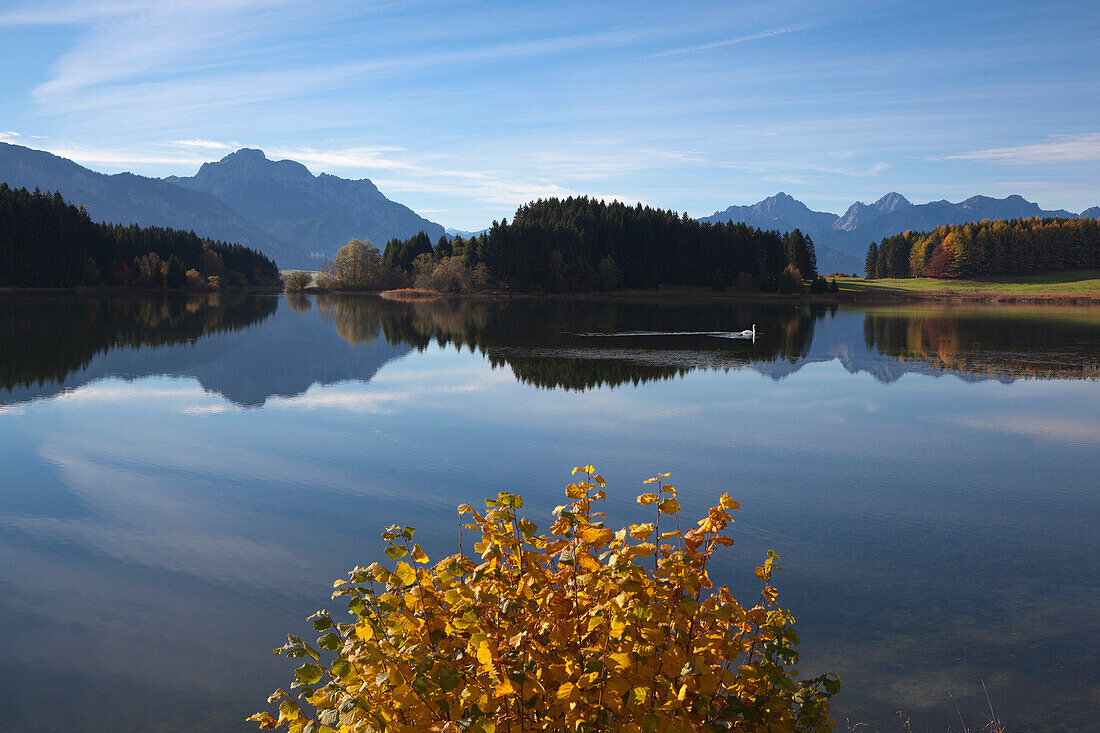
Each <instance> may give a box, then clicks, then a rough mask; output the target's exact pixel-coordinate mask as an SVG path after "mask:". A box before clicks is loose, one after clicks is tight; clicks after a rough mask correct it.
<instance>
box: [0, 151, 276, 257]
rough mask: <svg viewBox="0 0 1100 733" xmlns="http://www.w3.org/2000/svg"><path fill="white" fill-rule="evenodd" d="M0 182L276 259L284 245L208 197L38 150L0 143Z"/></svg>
mask: <svg viewBox="0 0 1100 733" xmlns="http://www.w3.org/2000/svg"><path fill="white" fill-rule="evenodd" d="M0 181H4V182H5V183H7V184H8V185H9V186H12V187H13V188H20V187H23V188H27V189H30V190H34V189H35V188H38V189H40V190H42V191H50V192H52V191H60V192H61V195H62V197H64V199H65V200H66V201H68V202H70V203H73V204H78V205H81V206H84V207H85V208H86V209H87V210H88V215H89V216H91V217H92V219H95V220H96V221H106V222H110V223H118V224H130V223H136V224H140V225H142V226H165V227H173V228H176V229H184V230H191V229H193V230H194V231H195V232H196V233H198V234H200V235H203V236H207V237H211V238H214V239H221V240H223V241H227V242H236V243H238V244H243V245H245V246H246V247H253V248H256V249H259V250H261V251H262V252H263V253H264V254H266V255H268V256H269V257H273V258H276V259H278V258H279V256H280V254H282V247H283V246H284V245H283V243H282V242H278V241H276V240H275V239H274V238H272V237H271V236H270V235H269V234H267V233H266V232H265V231H264V230H263V229H261V228H260V227H259V226H257V225H256V224H254V223H252V222H251V221H248V220H247V219H245V217H243V216H241V215H240V214H239V213H237V212H235V211H233V210H232V209H230V208H229V207H228V206H226V205H225V204H224V203H222V202H221V201H219V200H218V199H217V198H216V197H215V196H212V195H210V194H208V193H203V192H201V191H191V190H188V189H186V188H181V187H179V186H176V185H173V184H172V183H169V182H166V181H163V180H161V179H159V178H145V177H143V176H136V175H134V174H132V173H117V174H115V175H106V174H104V173H96V172H95V171H92V170H88V169H87V168H85V167H83V166H81V165H77V164H76V163H74V162H73V161H71V160H69V159H67V158H61V157H58V156H56V155H53V154H52V153H47V152H44V151H42V150H32V149H31V148H25V147H22V146H20V145H9V144H8V143H0Z"/></svg>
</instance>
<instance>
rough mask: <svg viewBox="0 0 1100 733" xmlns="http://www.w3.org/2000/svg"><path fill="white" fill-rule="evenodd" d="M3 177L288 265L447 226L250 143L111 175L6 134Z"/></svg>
mask: <svg viewBox="0 0 1100 733" xmlns="http://www.w3.org/2000/svg"><path fill="white" fill-rule="evenodd" d="M0 181H4V182H6V183H7V184H8V185H10V186H13V187H26V188H28V189H34V188H39V189H41V190H43V191H60V193H61V195H62V196H63V197H64V198H65V199H66V200H67V201H70V202H72V203H74V204H81V205H83V206H85V207H86V208H87V210H88V214H89V215H90V216H91V217H92V218H93V219H94V220H96V221H106V222H112V223H120V224H129V223H137V224H140V225H142V226H165V227H173V228H176V229H183V230H194V231H195V232H196V233H197V234H200V235H202V236H206V237H211V238H214V239H221V240H223V241H227V242H237V243H240V244H243V245H245V246H248V247H253V248H255V249H259V250H261V251H262V252H264V254H266V255H268V256H269V257H272V258H273V259H274V260H275V261H276V262H277V263H278V264H279V266H280V267H282V268H289V267H301V268H309V269H314V268H316V267H318V266H319V265H320V264H321V262H322V261H323V260H324V259H326V258H328V259H331V258H332V257H333V256H334V255H335V254H336V250H337V249H339V248H340V247H341V246H343V245H344V244H346V243H347V241H348V240H349V239H351V238H353V237H354V238H359V239H370V240H371V241H372V242H374V243H375V244H376V245H377V246H378V247H379V249H381V248H383V247H385V245H386V242H387V241H388V240H389V239H391V238H395V237H396V238H407V237H411V236H413V235H414V234H416V233H417V232H419V231H422V230H423V231H425V232H427V233H428V235H429V236H431V237H432V238H433V239H437V238H438V237H440V236H441V235H442V234H443V227H442V226H440V225H439V224H436V223H434V222H431V221H428V220H427V219H425V218H423V217H421V216H419V215H418V214H416V213H415V212H414V211H412V210H411V209H409V208H408V207H407V206H404V205H402V204H399V203H397V202H395V201H391V200H389V199H387V198H386V197H385V196H384V195H382V193H381V192H380V191H379V190H378V188H377V187H376V186H375V185H374V184H373V183H372V182H371V181H370V180H369V179H366V178H364V179H360V180H354V181H353V180H347V179H344V178H339V177H337V176H332V175H328V174H327V173H322V174H321V175H319V176H314V175H313V174H312V173H310V172H309V170H308V169H307V168H306V167H305V166H304V165H302V164H301V163H297V162H295V161H291V160H281V161H272V160H268V159H267V157H266V156H265V155H264V153H263V151H260V150H254V149H249V148H245V149H242V150H238V151H237V152H235V153H231V154H229V155H227V156H225V157H224V158H222V159H221V160H220V161H218V162H216V163H204V164H203V166H202V167H201V168H200V169H199V171H198V173H196V174H195V175H194V176H191V177H179V176H171V177H169V178H163V179H161V178H147V177H144V176H136V175H134V174H132V173H118V174H115V175H106V174H103V173H97V172H95V171H92V170H89V169H88V168H85V167H83V166H81V165H78V164H77V163H74V162H73V161H71V160H68V159H66V158H61V157H59V156H56V155H53V154H51V153H47V152H44V151H41V150H33V149H31V148H26V147H23V146H20V145H11V144H8V143H0Z"/></svg>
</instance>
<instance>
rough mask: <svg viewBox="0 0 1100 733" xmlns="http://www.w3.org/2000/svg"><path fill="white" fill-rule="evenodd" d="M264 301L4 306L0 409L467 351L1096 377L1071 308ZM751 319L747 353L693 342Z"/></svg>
mask: <svg viewBox="0 0 1100 733" xmlns="http://www.w3.org/2000/svg"><path fill="white" fill-rule="evenodd" d="M277 304H278V300H277V299H276V298H272V297H263V296H260V297H257V296H251V297H246V296H237V297H236V298H234V299H228V298H219V297H216V296H201V297H197V298H183V297H178V298H173V297H170V296H165V295H156V296H142V297H131V298H112V299H103V298H78V297H72V296H47V297H28V296H23V295H19V296H4V307H3V308H0V347H2V350H0V404H11V403H15V402H24V401H28V400H32V399H35V398H39V397H48V396H51V395H54V394H57V393H59V392H62V391H64V390H67V389H72V388H75V387H78V386H80V385H83V384H87V383H89V382H92V381H94V380H96V379H100V378H104V377H111V376H113V377H121V378H125V379H137V378H140V377H143V376H148V375H169V376H180V377H190V378H194V379H196V380H197V381H198V382H199V384H201V385H202V387H203V388H204V389H206V390H208V391H211V392H217V393H219V394H222V395H224V396H225V397H226V398H227V399H229V400H231V401H233V402H235V403H237V404H240V405H262V404H264V402H265V401H266V400H267V399H268V398H269V397H271V396H273V395H283V396H292V395H298V394H301V393H302V392H304V391H305V390H307V389H308V388H309V387H310V386H311V385H313V384H331V383H334V382H339V381H344V380H361V381H369V380H370V379H371V378H372V377H373V376H374V374H375V373H376V372H377V371H378V370H379V369H380V368H381V367H382V366H383V365H384V364H385V363H387V362H388V361H390V360H392V359H395V358H399V357H401V356H403V355H405V354H407V353H408V352H409V351H411V350H412V349H413V348H415V349H418V350H423V349H425V348H427V347H428V346H429V345H430V344H432V342H435V343H437V344H441V345H453V346H455V347H457V348H460V349H462V348H465V349H469V350H470V351H477V352H479V353H481V354H483V355H484V356H485V357H486V359H487V360H488V361H489V362H490V364H492V366H493V367H494V368H497V367H500V368H503V367H507V368H509V369H511V371H512V373H513V374H514V375H515V377H516V379H518V380H519V381H521V382H524V383H527V384H531V385H534V386H538V387H543V388H548V389H552V388H563V389H571V390H587V389H593V388H597V387H615V386H619V385H637V384H640V383H644V382H648V381H652V380H661V379H673V378H675V377H678V376H683V375H685V374H688V373H689V372H692V371H694V370H697V369H706V370H730V369H744V368H748V369H752V370H754V371H757V372H759V373H761V374H763V375H765V376H768V377H770V378H771V379H775V380H779V379H784V378H786V377H788V376H790V375H791V374H793V373H795V372H797V371H798V370H800V369H802V368H804V367H805V366H807V365H811V364H817V363H825V362H832V361H836V362H839V364H841V365H842V366H843V367H844V369H846V370H847V371H848V372H850V373H853V374H855V373H859V372H866V373H869V374H871V375H872V376H873V377H874V378H875V379H877V380H878V381H880V382H884V383H889V382H894V381H896V380H897V379H899V378H900V377H901V376H902V375H903V374H907V373H920V374H931V375H942V374H954V375H956V376H958V377H960V378H962V379H971V380H973V379H998V380H1002V381H1010V380H1012V379H1016V378H1055V379H1063V378H1071V379H1074V378H1090V379H1095V378H1100V366H1098V359H1097V355H1098V351H1100V314H1098V313H1096V312H1094V311H1089V310H1083V309H1082V310H1076V311H1070V310H1065V311H1058V310H1039V309H1034V308H1031V309H1018V310H1011V309H1008V310H1006V309H1005V308H1003V307H1002V308H998V309H996V310H990V309H986V310H975V309H964V310H960V309H951V308H928V307H921V308H917V309H914V308H892V309H873V310H870V311H863V310H838V309H837V308H835V307H833V308H818V307H815V308H804V307H796V306H790V305H780V304H761V303H748V304H746V303H735V302H729V301H709V302H695V303H689V302H680V303H670V302H658V301H653V300H645V301H637V302H624V301H611V300H607V301H603V300H520V301H508V302H501V301H475V300H433V301H416V302H411V303H404V302H395V301H390V300H384V299H381V298H376V297H370V296H322V297H318V298H316V299H315V300H311V299H308V298H304V297H301V296H297V297H291V298H288V299H287V304H286V306H285V307H282V308H278V309H277V307H276V306H277ZM314 308H316V312H314ZM753 323H755V324H757V328H758V330H759V336H758V338H757V339H756V340H755V342H753V341H749V340H734V339H728V338H718V337H715V336H713V335H705V334H704V333H700V332H723V331H725V332H728V331H731V330H740V329H741V328H744V327H746V326H749V325H751V324H753ZM684 332H695V333H684ZM612 334H615V335H612ZM659 334H660V335H659Z"/></svg>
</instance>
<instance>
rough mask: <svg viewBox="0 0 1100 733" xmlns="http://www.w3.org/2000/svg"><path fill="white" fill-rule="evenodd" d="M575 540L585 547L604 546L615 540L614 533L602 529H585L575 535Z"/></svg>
mask: <svg viewBox="0 0 1100 733" xmlns="http://www.w3.org/2000/svg"><path fill="white" fill-rule="evenodd" d="M577 539H579V540H580V541H581V542H583V543H584V544H586V545H606V544H607V543H608V542H610V541H611V540H613V539H615V533H614V532H613V531H611V530H610V529H605V528H603V527H585V528H584V529H582V530H581V531H580V532H578V533H577Z"/></svg>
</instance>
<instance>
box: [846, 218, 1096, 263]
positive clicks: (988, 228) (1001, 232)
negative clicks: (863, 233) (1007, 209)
mask: <svg viewBox="0 0 1100 733" xmlns="http://www.w3.org/2000/svg"><path fill="white" fill-rule="evenodd" d="M865 267H866V271H867V277H869V278H905V277H937V278H965V277H975V276H980V275H1001V274H1015V273H1028V272H1043V271H1048V270H1083V269H1092V268H1100V221H1098V220H1096V219H1052V218H1047V219H1039V218H1033V219H1011V220H1003V219H1001V220H996V221H988V220H987V221H981V222H975V223H970V224H948V225H944V226H939V227H936V228H935V229H933V230H932V231H930V232H905V233H903V234H897V235H895V236H892V237H886V238H884V239H883V240H882V241H881V242H872V243H871V245H870V246H869V247H868V248H867V258H866V261H865Z"/></svg>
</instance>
